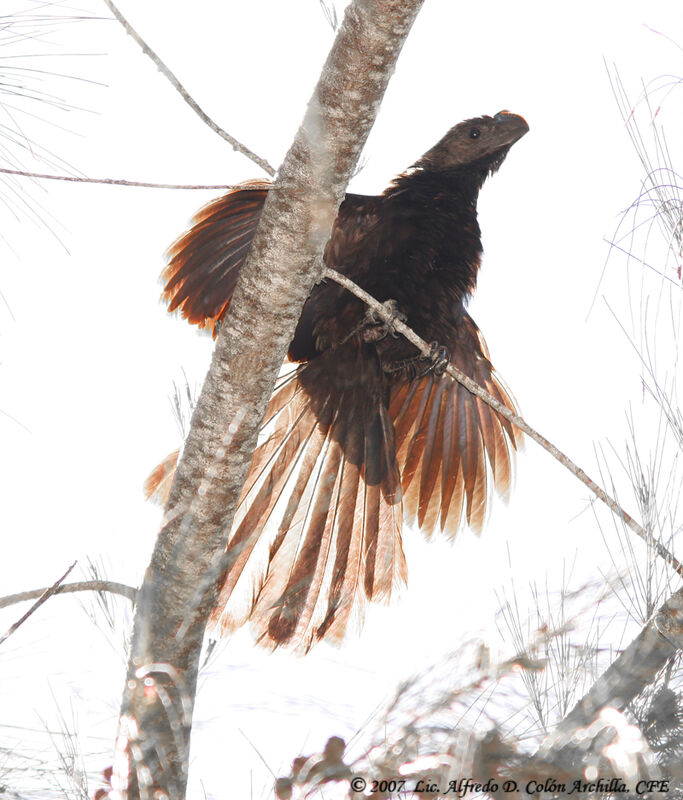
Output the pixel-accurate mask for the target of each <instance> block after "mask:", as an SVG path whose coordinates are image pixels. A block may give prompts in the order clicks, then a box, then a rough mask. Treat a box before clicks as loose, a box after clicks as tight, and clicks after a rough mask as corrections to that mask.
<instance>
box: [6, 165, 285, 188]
mask: <svg viewBox="0 0 683 800" xmlns="http://www.w3.org/2000/svg"><path fill="white" fill-rule="evenodd" d="M0 173H2V174H3V175H18V176H20V177H23V178H38V179H40V180H47V181H67V182H70V183H103V184H109V185H112V186H137V187H142V188H143V189H209V190H211V189H227V190H232V189H237V188H239V189H241V190H246V191H249V190H253V189H261V188H263V187H262V186H261V185H260V184H258V183H253V182H252V183H245V184H236V183H225V184H221V183H217V184H211V183H209V184H203V183H196V184H193V183H151V182H150V181H129V180H125V179H124V178H83V177H79V176H75V175H48V174H47V173H44V172H27V171H25V170H22V169H5V168H3V167H0ZM267 185H268V186H269V185H270V184H267Z"/></svg>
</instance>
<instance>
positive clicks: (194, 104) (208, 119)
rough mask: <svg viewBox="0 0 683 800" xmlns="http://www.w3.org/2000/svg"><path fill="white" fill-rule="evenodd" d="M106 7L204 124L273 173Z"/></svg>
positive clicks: (115, 10)
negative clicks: (214, 117)
mask: <svg viewBox="0 0 683 800" xmlns="http://www.w3.org/2000/svg"><path fill="white" fill-rule="evenodd" d="M104 2H105V3H106V5H107V7H108V8H109V10H110V11H111V13H112V14H113V15H114V16H115V17H116V19H117V20H118V21H119V22H120V23H121V25H123V27H124V29H125V31H126V33H127V34H129V35H130V36H131V37H132V38H133V39H134V40H135V41H136V42H137V43H138V44H139V45H140V47H141V48H142V52H143V53H144V54H145V55H146V56H149V58H151V59H152V61H153V62H154V63H155V64H156V66H157V69H158V70H159V72H161V74H162V75H163V76H164V77H165V78H166V79H167V80H168V81H169V82H170V83H171V85H172V86H173V88H174V89H175V90H176V91H177V92H178V93H179V94H180V96H181V97H182V98H183V100H184V101H185V102H186V103H187V104H188V106H190V108H191V109H192V110H193V111H194V112H195V114H197V115H198V116H199V118H200V119H201V120H202V122H204V123H205V124H206V125H208V126H209V128H211V130H212V131H214V133H217V134H218V135H219V136H220V137H221V138H222V139H225V141H226V142H228V143H229V144H230V145H231V146H232V149H233V150H236V151H237V152H238V153H242V155H244V156H246V157H247V158H250V159H251V160H252V161H253V162H254V164H258V166H259V167H261V169H262V170H264V171H265V172H267V173H268V175H270V176H271V177H272V176H273V175H275V169H274V168H273V167H272V166H271V165H270V164H269V163H268V162H267V161H266V160H265V159H264V158H261V157H260V156H258V155H256V153H254V152H253V151H252V150H250V149H249V148H248V147H247V146H246V145H244V144H242V143H241V142H239V141H238V140H237V139H235V137H234V136H231V135H230V134H229V133H228V132H227V131H226V130H224V129H223V128H221V126H220V125H218V123H216V122H214V121H213V120H212V119H211V117H210V116H209V115H208V114H207V113H206V112H205V111H204V110H203V109H202V108H201V107H200V106H199V104H198V103H197V101H196V100H195V99H194V98H193V97H192V96H191V95H190V93H189V92H188V91H187V89H186V88H185V87H184V86H183V85H182V83H181V82H180V81H179V80H178V78H176V76H175V75H174V74H173V73H172V72H171V70H170V69H169V68H168V67H167V66H166V64H164V62H163V61H162V60H161V59H160V58H159V56H158V55H157V54H156V53H155V52H154V50H152V48H151V47H150V46H149V45H148V44H147V42H146V41H145V40H144V39H143V38H142V36H140V34H139V33H138V32H137V31H136V30H135V28H133V26H132V25H131V24H130V22H128V20H127V19H126V18H125V17H124V16H123V14H122V13H121V12H120V11H119V9H118V8H117V7H116V6H115V5H114V3H113V2H112V0H104Z"/></svg>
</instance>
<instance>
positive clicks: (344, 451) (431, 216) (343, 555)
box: [146, 111, 528, 650]
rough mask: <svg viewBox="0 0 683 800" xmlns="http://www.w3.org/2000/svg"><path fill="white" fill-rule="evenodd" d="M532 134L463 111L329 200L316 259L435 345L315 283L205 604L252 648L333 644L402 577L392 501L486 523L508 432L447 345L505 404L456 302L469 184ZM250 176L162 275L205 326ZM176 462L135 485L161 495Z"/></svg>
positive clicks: (419, 515) (260, 198)
mask: <svg viewBox="0 0 683 800" xmlns="http://www.w3.org/2000/svg"><path fill="white" fill-rule="evenodd" d="M527 131H528V125H527V123H526V122H525V120H524V119H523V118H522V117H520V116H517V115H515V114H512V113H510V112H508V111H501V112H500V113H499V114H496V115H495V116H494V117H488V116H484V117H479V118H477V119H470V120H466V121H465V122H461V123H460V124H459V125H456V126H455V127H454V128H451V130H450V131H448V133H447V134H446V135H445V136H444V137H443V139H441V140H440V141H439V142H438V143H437V144H436V145H434V147H432V148H431V149H430V150H428V151H427V152H426V153H425V154H424V155H423V156H422V158H420V159H419V160H418V161H417V162H416V163H415V164H414V166H413V167H411V168H410V169H409V170H407V171H406V172H405V173H403V174H402V175H400V176H399V177H397V178H396V179H395V180H394V181H393V183H392V184H391V185H390V186H389V187H388V189H386V191H385V192H384V193H383V194H381V195H379V196H370V197H366V196H363V195H357V194H348V195H347V196H346V199H345V200H344V202H343V203H342V204H341V206H340V209H339V215H338V217H337V220H336V222H335V224H334V228H333V230H332V235H331V238H330V241H329V243H328V245H327V248H326V250H325V257H324V260H325V263H326V264H327V265H328V266H329V267H332V268H334V269H336V270H338V271H339V272H342V273H343V274H344V275H346V276H348V277H349V278H351V279H352V280H353V281H355V282H356V283H358V284H359V285H360V286H362V287H363V288H364V289H365V290H366V291H368V292H369V293H370V294H371V295H373V296H374V297H375V298H376V299H377V300H380V301H382V302H389V303H390V304H391V307H392V308H393V309H395V312H396V314H400V315H401V318H402V319H405V321H406V322H407V324H408V325H409V326H410V327H412V328H413V329H414V330H415V331H416V332H417V333H418V334H419V335H420V336H422V338H423V339H425V340H426V341H428V342H434V343H435V345H434V356H435V357H434V358H433V359H429V358H424V357H422V356H421V355H420V354H417V353H416V351H415V349H414V348H413V346H412V345H411V344H409V343H408V342H407V341H406V340H404V339H403V338H402V337H400V336H395V335H393V333H392V330H391V328H390V326H386V325H383V324H381V323H380V322H378V321H377V320H376V319H373V317H372V315H370V314H368V311H367V307H366V306H365V305H364V304H363V303H362V302H361V301H360V300H358V299H357V298H356V297H354V296H353V295H351V294H350V293H349V292H348V291H346V290H345V289H343V288H341V287H340V286H339V285H338V284H335V283H333V282H331V281H323V282H322V283H320V284H318V285H317V286H316V287H315V288H314V289H313V291H312V293H311V295H310V297H309V298H308V300H307V301H306V304H305V305H304V308H303V311H302V313H301V318H300V319H299V323H298V326H297V328H296V332H295V334H294V338H293V340H292V342H291V345H290V348H289V359H290V360H291V361H293V362H299V364H300V365H299V366H298V367H297V368H296V369H295V370H294V371H293V372H290V374H289V375H287V376H285V377H284V378H283V379H282V380H281V382H280V383H279V385H278V386H277V387H276V389H275V391H274V393H273V396H272V398H271V401H270V405H269V407H268V411H267V413H266V418H265V420H264V427H265V430H266V431H268V432H269V436H268V438H266V440H265V441H264V442H263V444H261V445H260V446H259V447H258V449H257V450H256V452H255V453H254V456H253V460H252V463H251V467H250V471H249V475H248V477H247V481H246V484H245V487H244V490H243V493H242V498H241V500H240V509H239V511H238V516H237V518H236V520H235V523H234V525H233V528H232V531H231V534H230V538H229V542H228V550H229V551H230V552H231V553H232V554H233V559H232V562H231V566H230V567H229V569H228V570H227V572H226V573H225V575H224V578H223V581H222V590H221V594H220V599H219V604H218V607H217V609H216V611H215V615H214V617H215V621H217V622H218V621H220V624H221V626H222V627H223V628H224V629H225V628H232V627H234V626H236V625H238V624H242V623H243V622H245V621H250V622H252V623H253V624H254V626H255V627H256V630H257V635H258V637H259V640H260V641H262V642H263V643H265V644H270V645H272V646H276V645H283V644H288V645H292V646H296V647H298V648H300V649H304V650H306V649H308V648H310V647H311V646H312V645H313V644H314V643H315V642H316V641H318V640H321V639H323V638H325V639H326V640H332V641H339V640H340V639H341V638H342V637H343V635H344V633H345V631H346V628H347V625H348V623H349V620H350V618H351V617H352V616H358V615H359V614H360V613H362V609H363V606H364V600H365V598H367V599H369V600H386V599H388V598H389V596H390V594H391V592H392V589H393V588H394V587H396V586H397V585H398V584H401V583H402V582H404V581H405V579H406V564H405V559H404V555H403V549H402V545H401V529H402V524H403V515H404V511H405V512H407V517H408V519H409V520H410V521H416V522H417V524H418V526H419V527H420V528H421V529H422V530H423V531H424V533H425V534H426V535H427V536H429V535H431V534H432V532H433V531H434V530H435V529H437V528H440V529H441V530H442V531H444V532H445V533H446V534H447V535H448V536H451V537H453V536H455V534H456V532H457V531H458V529H459V527H460V526H461V524H462V523H463V522H464V521H466V523H467V524H468V525H469V526H470V527H471V528H473V529H474V530H476V531H480V530H481V528H482V524H483V522H484V517H485V513H486V506H487V502H488V498H489V497H490V495H491V493H492V492H491V489H492V488H493V487H495V489H496V490H497V491H498V492H499V493H500V494H502V495H507V493H508V491H509V487H510V475H511V468H512V461H513V454H514V453H513V451H514V450H515V449H516V448H517V446H518V445H519V443H520V441H521V436H520V433H519V431H517V430H515V429H514V428H513V426H512V425H511V424H510V423H509V422H508V421H507V420H505V419H503V418H502V417H500V416H499V415H497V414H496V413H495V412H494V411H492V410H491V409H490V408H489V407H488V406H487V405H486V404H485V403H483V402H482V401H481V400H479V399H477V398H476V397H475V396H474V395H472V394H470V393H469V392H468V391H467V390H466V389H464V388H463V387H462V386H461V385H460V384H458V383H457V382H455V381H454V380H453V379H452V378H451V377H449V376H448V375H445V374H443V370H442V367H443V364H444V362H445V356H446V354H447V356H448V357H449V358H450V360H451V361H452V363H453V364H454V365H456V366H457V367H459V368H460V369H461V370H462V371H463V372H464V373H466V374H467V375H468V376H470V377H471V378H472V379H474V380H475V381H476V382H477V383H479V384H480V385H481V386H483V387H484V388H486V389H487V390H488V391H489V392H490V393H491V394H492V395H493V396H494V397H496V398H498V399H499V400H500V401H501V402H502V403H504V404H505V405H506V406H507V407H508V408H510V409H511V410H513V411H515V406H514V402H513V400H512V397H511V395H510V393H509V391H508V390H507V389H506V388H505V386H504V384H503V383H502V382H501V380H500V379H499V378H498V376H497V375H496V373H495V372H494V369H493V367H492V365H491V362H490V361H489V353H488V350H487V347H486V344H485V342H484V339H483V337H482V335H481V333H480V332H479V329H478V328H477V326H476V325H475V323H474V321H473V320H472V318H471V317H470V315H469V314H468V313H467V311H466V305H467V301H468V299H469V297H470V295H471V294H472V292H473V291H474V288H475V285H476V280H477V272H478V270H479V265H480V261H481V255H482V245H481V237H480V229H479V224H478V222H477V197H478V194H479V190H480V189H481V187H482V185H483V183H484V181H485V180H486V178H487V177H488V176H489V175H490V174H492V173H493V172H495V171H496V170H497V169H498V168H499V167H500V165H501V164H502V162H503V160H504V159H505V157H506V155H507V153H508V150H509V149H510V147H511V146H512V145H513V144H514V143H515V142H516V141H517V140H518V139H520V138H521V137H522V136H524V134H525V133H526V132H527ZM251 187H252V188H239V189H236V190H234V191H231V192H230V193H229V194H227V195H225V196H224V197H221V198H220V199H218V200H216V201H214V202H212V203H210V204H209V205H207V206H205V207H204V208H203V209H201V210H200V211H199V212H198V214H197V215H196V217H195V218H194V220H193V225H192V227H191V228H190V230H189V231H188V232H187V233H185V234H184V235H183V236H182V237H181V238H180V239H179V240H178V241H177V242H176V243H175V244H174V245H173V246H172V247H171V249H170V254H169V256H170V261H169V264H168V267H167V268H166V270H165V271H164V273H163V275H162V279H163V280H164V281H165V288H164V295H163V296H164V299H165V300H166V301H167V302H168V307H169V310H170V311H174V310H176V309H178V310H180V312H181V313H182V315H183V317H185V318H186V319H188V320H189V321H190V322H191V323H195V324H197V325H199V326H200V327H208V328H209V329H211V330H212V331H213V332H214V335H215V333H216V329H217V325H218V324H219V323H220V322H221V320H222V319H223V317H224V315H225V312H226V309H227V307H228V305H229V304H230V298H231V296H232V292H233V289H234V287H235V283H236V282H237V278H238V275H239V271H240V267H241V265H242V263H243V262H244V259H245V257H246V254H247V251H248V249H249V246H250V244H251V241H252V239H253V237H254V233H255V230H256V226H257V224H258V221H259V216H260V214H261V210H262V208H263V204H264V202H265V199H266V195H267V192H268V185H267V184H255V183H254V184H251ZM176 457H177V454H173V455H172V456H170V457H169V459H167V460H166V462H164V464H161V465H160V466H159V467H158V468H157V469H156V470H155V471H154V473H153V474H152V475H151V476H150V478H149V479H148V482H147V485H146V490H147V493H148V495H151V494H157V495H158V496H159V495H160V496H161V497H162V498H163V494H164V491H166V492H167V491H168V486H169V485H170V477H171V475H172V471H173V468H174V466H175V459H176ZM269 523H270V524H269ZM266 526H268V530H267V531H266V532H265V533H264V529H265V528H266ZM262 533H263V536H262ZM259 560H260V572H259V566H257V567H256V577H255V576H254V575H255V574H254V571H253V569H251V567H252V565H253V562H259ZM245 567H246V568H247V569H245ZM240 587H241V588H242V589H246V590H247V591H246V595H247V598H246V601H244V600H243V604H242V605H241V606H240V605H239V601H238V599H237V598H238V597H239V595H240V594H241V595H242V597H243V598H244V596H245V592H244V591H243V592H241V593H240V592H239V591H237V592H236V591H235V589H236V588H238V589H239V588H240Z"/></svg>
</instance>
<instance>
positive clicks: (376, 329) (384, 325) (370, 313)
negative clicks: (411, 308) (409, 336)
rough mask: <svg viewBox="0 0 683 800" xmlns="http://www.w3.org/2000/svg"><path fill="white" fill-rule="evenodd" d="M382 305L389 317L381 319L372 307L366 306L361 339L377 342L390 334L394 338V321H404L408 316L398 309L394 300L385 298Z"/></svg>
mask: <svg viewBox="0 0 683 800" xmlns="http://www.w3.org/2000/svg"><path fill="white" fill-rule="evenodd" d="M382 305H383V306H384V308H385V309H386V311H387V312H388V313H389V319H383V318H382V317H381V316H380V315H379V314H378V313H377V312H376V311H375V309H374V308H368V309H367V311H366V312H365V318H364V320H363V341H364V342H379V341H381V340H382V339H384V338H386V337H387V336H388V335H389V334H391V335H392V336H393V337H394V338H396V336H397V335H398V334H397V333H396V328H395V327H394V322H395V321H396V320H398V321H399V322H405V321H406V320H407V319H408V317H407V316H406V315H405V314H403V313H402V312H400V311H399V310H398V303H397V302H396V301H395V300H385V301H384V302H383V303H382Z"/></svg>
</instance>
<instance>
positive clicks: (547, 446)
mask: <svg viewBox="0 0 683 800" xmlns="http://www.w3.org/2000/svg"><path fill="white" fill-rule="evenodd" d="M323 276H324V277H326V278H330V279H331V280H333V281H335V282H336V283H338V284H339V285H340V286H343V287H344V288H345V289H348V290H349V291H350V292H351V293H352V294H354V295H356V297H358V298H360V299H361V300H362V301H363V302H364V303H366V304H367V305H368V306H370V308H372V309H373V311H375V312H376V313H377V315H378V316H379V317H380V318H381V319H382V320H384V322H386V323H390V324H391V325H392V327H393V328H394V329H395V330H396V331H397V332H398V333H400V334H402V335H403V336H404V337H405V338H406V339H407V340H408V341H409V342H410V343H411V344H413V345H415V347H416V348H417V349H418V350H419V351H420V352H421V353H422V355H424V356H428V355H429V352H430V347H429V345H428V344H427V342H425V341H424V339H422V338H420V337H419V336H418V335H417V334H416V333H415V332H414V331H413V330H412V329H411V328H409V327H408V326H407V325H405V324H404V323H403V322H401V321H400V320H398V319H396V318H395V316H392V312H391V311H390V310H389V309H387V308H386V307H385V306H384V305H382V303H380V302H379V301H378V300H375V298H374V297H372V296H371V295H369V294H368V293H367V292H366V291H364V290H363V289H361V288H360V286H357V285H356V284H355V283H354V282H353V281H350V280H349V279H348V278H346V277H345V276H344V275H341V274H340V273H339V272H337V271H336V270H334V269H330V268H329V267H326V268H325V270H324V272H323ZM446 372H447V373H448V374H449V375H450V376H451V377H452V378H455V380H456V381H458V383H461V384H462V385H463V386H464V387H465V388H466V389H467V390H468V391H469V392H471V393H472V394H474V395H476V396H477V397H480V398H481V399H482V400H483V401H484V402H485V403H486V404H487V405H489V406H491V408H492V409H493V410H494V411H496V412H497V413H498V414H500V415H501V416H502V417H505V419H507V420H509V421H510V422H512V423H513V425H516V426H517V427H518V428H519V429H520V430H521V431H524V433H526V434H527V436H529V438H531V439H533V440H534V441H535V442H537V443H538V444H540V445H541V447H542V448H543V449H544V450H546V451H547V452H548V453H550V455H551V456H552V457H553V458H555V459H557V461H559V462H560V464H562V465H563V466H564V467H566V468H567V469H568V470H569V471H570V472H571V473H572V474H573V475H575V476H576V477H577V478H578V479H579V480H580V481H581V482H582V483H583V484H585V485H586V486H587V487H588V488H589V489H590V490H591V492H593V494H595V496H596V497H598V498H599V499H600V500H602V502H603V503H605V505H606V506H607V507H608V508H609V509H610V510H611V511H612V512H613V513H614V514H616V515H617V516H618V517H619V518H620V519H621V520H623V522H624V524H626V525H627V526H628V527H629V528H630V529H631V530H632V531H633V532H634V533H637V534H638V536H640V538H641V539H643V540H644V541H645V542H647V544H648V545H649V546H650V547H652V548H653V549H654V550H655V551H656V552H657V554H658V555H659V556H660V557H661V558H663V559H664V561H666V563H667V564H669V565H670V566H671V567H672V568H673V569H674V570H675V571H676V572H677V573H678V574H679V575H680V576H681V577H682V578H683V564H681V562H680V561H678V559H677V558H676V557H675V556H674V555H673V554H672V553H670V552H669V551H668V550H667V549H666V548H665V547H664V545H663V544H662V543H661V542H659V541H657V539H655V538H654V536H652V535H651V534H650V533H648V531H646V530H644V529H643V527H642V526H641V525H639V524H638V523H637V522H636V521H635V520H634V519H633V517H631V515H630V514H627V513H626V511H624V509H623V508H622V507H621V506H620V505H619V504H618V503H617V502H616V500H613V499H612V498H611V497H610V496H609V495H608V494H606V493H605V492H604V491H603V490H602V489H601V488H600V487H599V486H598V484H597V483H596V482H595V481H594V480H592V479H591V478H589V477H588V475H587V474H586V473H585V472H584V471H583V470H582V469H581V468H580V467H579V466H577V465H576V464H575V463H574V462H573V461H572V460H571V459H570V458H569V457H568V456H566V455H565V454H564V453H563V452H561V451H560V450H558V448H557V447H555V445H554V444H552V442H549V441H548V440H547V439H546V438H545V437H544V436H541V434H540V433H538V431H536V430H535V429H534V428H532V427H531V425H529V424H528V422H526V421H525V420H524V419H523V418H522V417H520V416H519V415H517V414H514V413H513V412H512V411H510V409H509V408H508V407H507V406H504V405H503V404H502V403H501V402H500V401H499V400H497V399H496V398H495V397H494V396H493V395H491V394H489V393H488V392H487V391H486V389H483V388H482V387H481V386H479V384H478V383H475V382H474V381H473V380H472V379H471V378H468V377H467V375H465V373H464V372H461V371H460V370H459V369H458V368H457V367H454V366H453V365H452V364H449V365H448V367H447V368H446Z"/></svg>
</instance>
